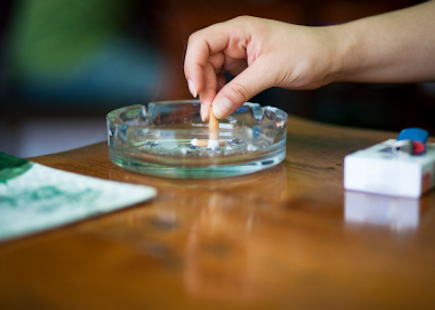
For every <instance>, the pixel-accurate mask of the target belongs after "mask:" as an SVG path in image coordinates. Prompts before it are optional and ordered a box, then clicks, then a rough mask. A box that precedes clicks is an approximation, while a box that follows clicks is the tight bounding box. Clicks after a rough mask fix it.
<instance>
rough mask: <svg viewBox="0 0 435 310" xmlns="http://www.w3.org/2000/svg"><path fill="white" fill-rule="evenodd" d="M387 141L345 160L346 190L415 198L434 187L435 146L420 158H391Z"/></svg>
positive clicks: (393, 156)
mask: <svg viewBox="0 0 435 310" xmlns="http://www.w3.org/2000/svg"><path fill="white" fill-rule="evenodd" d="M395 141H396V140H394V139H390V140H387V141H384V142H382V143H379V144H376V145H373V146H371V147H369V148H367V149H364V150H360V151H357V152H355V153H352V154H349V155H347V156H346V157H345V158H344V188H345V189H347V190H354V191H361V192H369V193H376V194H385V195H392V196H400V197H408V198H418V197H420V196H421V194H423V193H424V192H426V191H428V190H429V189H430V188H432V187H433V186H434V185H435V144H433V143H428V144H427V150H426V152H425V153H424V154H422V155H409V154H393V152H392V149H391V146H392V144H393V143H394V142H395Z"/></svg>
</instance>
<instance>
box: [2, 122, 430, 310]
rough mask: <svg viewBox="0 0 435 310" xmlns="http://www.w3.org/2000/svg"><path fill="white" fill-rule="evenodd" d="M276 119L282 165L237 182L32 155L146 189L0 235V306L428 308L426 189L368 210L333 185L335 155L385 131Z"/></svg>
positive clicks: (88, 150)
mask: <svg viewBox="0 0 435 310" xmlns="http://www.w3.org/2000/svg"><path fill="white" fill-rule="evenodd" d="M288 127H289V128H288V129H289V130H288V137H287V156H286V159H285V160H284V162H282V163H281V164H280V165H278V166H275V167H274V168H271V169H269V170H265V171H263V172H260V173H255V174H252V175H248V176H245V177H237V178H228V179H215V180H173V179H163V178H155V177H149V176H145V175H140V174H136V173H133V172H129V171H126V170H124V169H122V168H120V167H118V166H115V165H114V164H113V163H111V161H110V160H109V157H108V150H107V144H106V143H104V142H103V143H99V144H95V145H91V146H88V147H84V148H80V149H77V150H73V151H69V152H64V153H60V154H53V155H46V156H41V157H36V158H32V160H33V161H35V162H38V163H41V164H44V165H47V166H51V167H55V168H59V169H62V170H66V171H72V172H76V173H79V174H83V175H88V176H93V177H98V178H104V179H110V180H116V181H122V182H130V183H136V184H145V185H151V186H154V187H155V188H157V190H158V196H157V197H156V198H155V199H154V200H152V201H149V202H146V203H142V204H139V205H136V206H133V207H130V208H127V209H124V210H121V211H118V212H115V213H111V214H108V215H104V216H101V217H98V218H94V219H89V220H86V221H82V222H79V223H76V224H73V225H69V226H67V227H63V228H60V229H56V230H52V231H49V232H45V233H42V234H38V235H35V236H31V237H26V238H21V239H18V240H15V241H11V242H6V243H3V244H0V309H184V308H188V309H222V308H224V309H239V308H246V309H277V308H278V309H435V211H434V209H435V192H434V191H432V192H430V193H428V194H426V195H424V196H423V197H422V198H421V199H419V200H403V199H402V200H400V199H396V198H392V197H383V198H382V199H380V202H379V201H377V205H376V206H375V208H376V209H375V210H374V211H373V207H374V206H373V205H372V204H373V201H376V199H377V198H379V197H378V196H375V195H369V194H357V193H351V192H346V191H345V190H344V189H343V158H344V156H345V155H346V154H348V153H351V152H353V151H356V150H358V149H362V148H366V147H368V146H371V145H373V144H375V143H379V142H382V141H384V140H386V139H389V138H395V137H396V136H397V133H395V132H380V131H370V130H359V129H350V128H341V127H335V126H331V125H325V124H319V123H314V122H310V121H306V120H302V119H298V118H294V117H290V118H289V122H288ZM431 140H432V141H434V140H433V139H431ZM349 195H356V196H349ZM358 195H359V196H358ZM352 197H353V198H352ZM355 197H356V198H355ZM348 198H349V199H348ZM350 198H352V199H350ZM355 199H356V200H355ZM378 200H379V199H378ZM352 201H353V202H352ZM355 201H360V202H364V201H368V202H369V203H368V205H367V206H362V207H361V204H360V203H357V205H358V206H357V207H358V208H359V209H358V210H359V211H358V210H357V211H358V212H363V213H364V210H365V209H364V208H367V210H366V211H367V212H368V211H370V210H371V211H370V212H375V213H376V212H377V211H379V212H380V214H382V212H384V213H385V214H384V217H385V218H384V219H383V220H382V219H381V220H379V219H377V218H376V217H374V218H373V216H372V217H371V216H370V214H369V215H367V216H366V217H364V216H362V217H361V218H360V219H358V217H356V218H355V217H349V216H348V215H349V214H352V212H355V210H354V208H355V206H354V205H353V203H354V202H355ZM403 202H404V205H405V206H403V204H402V205H401V203H403ZM361 208H362V209H361ZM400 208H401V209H400ZM403 208H405V209H403ZM396 209H397V210H396ZM352 210H353V211H352ZM400 210H402V212H405V215H406V214H408V213H409V214H411V215H412V214H413V215H412V216H411V219H409V218H406V216H405V224H404V223H400V221H399V222H397V220H395V218H394V216H392V217H391V216H390V217H391V218H390V217H389V215H391V213H392V212H393V213H394V212H399V211H400ZM394 214H395V213H394ZM381 217H382V216H381ZM406 221H408V222H406Z"/></svg>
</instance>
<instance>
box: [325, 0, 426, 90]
mask: <svg viewBox="0 0 435 310" xmlns="http://www.w3.org/2000/svg"><path fill="white" fill-rule="evenodd" d="M331 31H333V32H334V33H335V37H336V38H338V39H337V40H338V42H340V43H339V48H338V50H337V53H336V57H337V58H336V59H335V63H336V66H335V67H334V70H335V72H333V73H332V75H333V78H332V80H333V81H353V82H377V83H406V82H419V81H435V1H429V2H425V3H422V4H420V5H417V6H414V7H410V8H407V9H403V10H399V11H394V12H391V13H387V14H383V15H378V16H372V17H368V18H363V19H360V20H356V21H353V22H350V23H347V24H343V25H338V26H333V27H331Z"/></svg>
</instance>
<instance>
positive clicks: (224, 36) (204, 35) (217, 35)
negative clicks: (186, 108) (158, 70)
mask: <svg viewBox="0 0 435 310" xmlns="http://www.w3.org/2000/svg"><path fill="white" fill-rule="evenodd" d="M226 28H227V27H226V26H225V25H224V24H222V23H221V24H216V25H212V26H209V27H207V28H204V29H202V30H199V31H197V32H195V33H193V34H192V35H191V36H190V37H189V41H188V44H187V50H186V56H185V58H184V75H185V77H186V80H188V81H191V82H192V83H193V85H194V87H195V91H196V93H197V94H199V93H201V91H202V90H203V88H204V69H205V67H206V64H207V62H208V59H209V57H210V55H213V54H216V53H218V52H221V51H223V50H224V49H225V48H226V46H227V45H228V42H229V35H228V31H227V30H226Z"/></svg>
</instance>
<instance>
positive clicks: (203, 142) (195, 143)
mask: <svg viewBox="0 0 435 310" xmlns="http://www.w3.org/2000/svg"><path fill="white" fill-rule="evenodd" d="M214 141H217V140H214ZM190 143H191V144H192V145H193V146H198V147H208V146H209V140H201V139H197V138H194V139H192V141H191V142H190ZM219 146H225V141H219Z"/></svg>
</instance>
